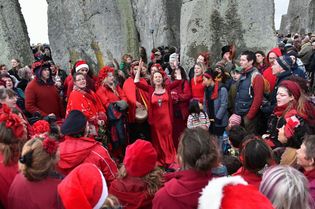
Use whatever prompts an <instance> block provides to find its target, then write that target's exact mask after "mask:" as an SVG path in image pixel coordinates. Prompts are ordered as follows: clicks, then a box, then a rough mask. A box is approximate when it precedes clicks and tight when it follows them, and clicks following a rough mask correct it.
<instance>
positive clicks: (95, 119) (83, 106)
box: [66, 73, 107, 136]
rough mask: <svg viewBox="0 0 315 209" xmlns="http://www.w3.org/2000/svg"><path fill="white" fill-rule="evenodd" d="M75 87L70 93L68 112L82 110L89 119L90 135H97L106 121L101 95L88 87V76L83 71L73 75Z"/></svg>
mask: <svg viewBox="0 0 315 209" xmlns="http://www.w3.org/2000/svg"><path fill="white" fill-rule="evenodd" d="M73 81H74V87H73V91H72V92H71V94H70V97H69V100H68V105H67V112H66V115H68V114H69V112H71V111H72V110H80V111H81V112H82V113H83V114H84V115H85V116H86V117H87V119H88V122H89V126H90V127H89V128H90V129H89V131H90V135H92V136H93V135H94V136H96V135H97V130H98V127H99V126H103V125H104V124H105V121H106V119H107V118H106V114H105V109H104V107H103V105H102V103H101V100H100V99H99V97H98V96H97V95H96V94H95V93H94V92H93V91H92V90H89V89H87V88H86V77H85V76H84V75H83V74H82V73H75V74H74V75H73Z"/></svg>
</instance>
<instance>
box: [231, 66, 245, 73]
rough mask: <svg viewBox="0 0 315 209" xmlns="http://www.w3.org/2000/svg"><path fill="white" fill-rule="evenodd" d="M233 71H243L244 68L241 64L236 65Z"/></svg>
mask: <svg viewBox="0 0 315 209" xmlns="http://www.w3.org/2000/svg"><path fill="white" fill-rule="evenodd" d="M233 71H235V72H237V73H241V72H242V71H243V68H242V67H241V66H236V67H235V68H234V69H233Z"/></svg>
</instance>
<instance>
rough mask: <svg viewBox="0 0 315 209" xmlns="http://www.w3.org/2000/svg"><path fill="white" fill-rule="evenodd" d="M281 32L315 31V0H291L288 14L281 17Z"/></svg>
mask: <svg viewBox="0 0 315 209" xmlns="http://www.w3.org/2000/svg"><path fill="white" fill-rule="evenodd" d="M280 32H281V33H283V34H288V33H302V34H304V33H310V32H315V0H299V1H296V0H290V2H289V7H288V12H287V15H286V16H285V18H282V19H281V26H280Z"/></svg>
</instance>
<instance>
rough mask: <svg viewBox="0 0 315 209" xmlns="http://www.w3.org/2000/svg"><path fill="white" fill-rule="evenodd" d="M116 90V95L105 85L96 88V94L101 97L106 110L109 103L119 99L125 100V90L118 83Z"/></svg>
mask: <svg viewBox="0 0 315 209" xmlns="http://www.w3.org/2000/svg"><path fill="white" fill-rule="evenodd" d="M116 91H117V93H118V95H116V94H115V93H114V92H113V90H112V89H111V88H109V87H107V86H100V87H99V88H98V89H97V91H96V94H97V95H98V96H99V98H100V99H101V101H102V104H103V105H104V107H105V109H106V110H107V108H108V106H109V105H110V103H113V102H117V101H119V100H125V101H126V102H127V97H126V95H125V92H124V91H123V90H122V89H121V88H120V87H119V86H118V85H117V86H116Z"/></svg>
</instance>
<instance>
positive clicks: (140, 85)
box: [135, 80, 181, 124]
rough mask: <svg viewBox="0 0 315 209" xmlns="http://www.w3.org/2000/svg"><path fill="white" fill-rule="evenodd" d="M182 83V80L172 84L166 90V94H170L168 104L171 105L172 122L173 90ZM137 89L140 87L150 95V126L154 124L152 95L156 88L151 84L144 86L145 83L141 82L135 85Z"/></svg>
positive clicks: (171, 115)
mask: <svg viewBox="0 0 315 209" xmlns="http://www.w3.org/2000/svg"><path fill="white" fill-rule="evenodd" d="M180 83H181V81H180V80H176V81H174V82H172V83H171V84H169V85H166V87H165V89H166V92H167V93H168V98H170V102H169V103H168V105H169V110H170V118H171V121H172V122H173V101H172V96H171V90H172V89H174V88H176V87H177V86H178V85H180ZM135 84H136V86H137V87H139V88H140V89H142V90H144V91H146V92H148V95H149V104H150V105H149V111H148V113H149V116H148V122H149V124H152V111H153V110H152V108H151V107H152V105H151V103H152V95H153V93H154V90H155V89H154V87H153V86H150V85H149V84H144V83H141V82H137V83H135Z"/></svg>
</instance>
